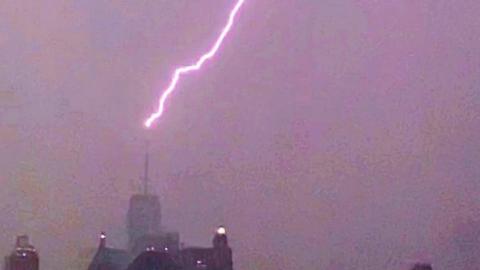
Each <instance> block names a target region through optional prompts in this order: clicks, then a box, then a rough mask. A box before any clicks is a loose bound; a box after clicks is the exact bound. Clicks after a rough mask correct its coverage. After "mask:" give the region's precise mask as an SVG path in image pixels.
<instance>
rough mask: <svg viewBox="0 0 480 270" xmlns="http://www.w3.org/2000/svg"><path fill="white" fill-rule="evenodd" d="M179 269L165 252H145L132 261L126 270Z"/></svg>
mask: <svg viewBox="0 0 480 270" xmlns="http://www.w3.org/2000/svg"><path fill="white" fill-rule="evenodd" d="M177 269H181V266H180V265H178V264H177V263H176V262H175V261H174V259H173V257H172V256H171V255H170V254H168V253H167V252H161V251H155V250H147V251H144V252H142V253H141V254H140V255H138V256H137V258H135V260H133V262H132V263H131V264H130V265H129V266H128V268H127V270H177Z"/></svg>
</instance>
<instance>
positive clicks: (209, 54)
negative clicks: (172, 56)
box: [144, 0, 245, 128]
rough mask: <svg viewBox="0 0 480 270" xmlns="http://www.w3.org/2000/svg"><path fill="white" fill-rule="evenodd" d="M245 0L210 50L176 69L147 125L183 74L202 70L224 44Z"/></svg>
mask: <svg viewBox="0 0 480 270" xmlns="http://www.w3.org/2000/svg"><path fill="white" fill-rule="evenodd" d="M244 2H245V0H238V1H237V3H236V4H235V6H234V7H233V9H232V10H231V11H230V15H229V16H228V21H227V24H226V25H225V26H224V27H223V29H222V31H221V32H220V36H219V37H218V38H217V40H216V41H215V43H214V44H213V46H212V47H211V48H210V50H209V51H207V52H206V53H205V54H203V55H202V56H201V57H200V58H198V60H197V61H196V62H195V63H194V64H192V65H189V66H181V67H179V68H177V69H175V72H174V73H173V75H172V78H171V80H170V84H169V85H168V87H167V88H166V89H165V90H164V91H163V94H162V95H161V96H160V99H159V101H158V109H157V111H156V112H154V113H152V114H151V115H150V117H148V119H147V120H146V121H145V123H144V124H145V127H147V128H150V127H151V126H152V124H153V122H155V120H157V119H158V118H160V117H161V116H162V114H163V112H164V109H165V101H166V100H167V99H168V97H169V96H170V94H172V93H173V91H175V87H176V86H177V84H178V82H179V80H180V78H181V77H182V75H186V74H188V73H190V72H193V71H197V70H200V69H201V68H202V66H203V64H204V63H205V62H206V61H207V60H209V59H211V58H213V57H214V56H215V54H216V53H217V52H218V50H219V48H220V47H221V46H222V43H223V41H224V40H225V37H226V36H227V34H228V33H229V32H230V30H231V29H232V26H233V23H234V22H235V16H237V14H238V11H239V10H240V8H241V7H242V5H243V3H244Z"/></svg>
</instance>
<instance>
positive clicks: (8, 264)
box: [5, 235, 39, 270]
mask: <svg viewBox="0 0 480 270" xmlns="http://www.w3.org/2000/svg"><path fill="white" fill-rule="evenodd" d="M38 269H39V257H38V253H37V251H36V249H35V247H34V246H32V245H31V244H30V242H29V240H28V236H27V235H21V236H18V237H17V242H16V244H15V250H14V251H12V253H11V254H10V256H7V257H6V258H5V270H38Z"/></svg>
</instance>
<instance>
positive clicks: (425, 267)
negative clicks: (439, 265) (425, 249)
mask: <svg viewBox="0 0 480 270" xmlns="http://www.w3.org/2000/svg"><path fill="white" fill-rule="evenodd" d="M411 270H433V268H432V266H431V265H430V264H428V263H416V264H415V265H414V266H413V267H412V269H411Z"/></svg>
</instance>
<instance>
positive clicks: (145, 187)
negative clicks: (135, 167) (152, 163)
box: [142, 141, 150, 195]
mask: <svg viewBox="0 0 480 270" xmlns="http://www.w3.org/2000/svg"><path fill="white" fill-rule="evenodd" d="M149 145H150V143H149V141H147V142H146V143H145V164H144V173H143V179H142V180H143V194H144V195H148V182H149V181H150V179H149V177H148V161H149V152H148V151H149Z"/></svg>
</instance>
